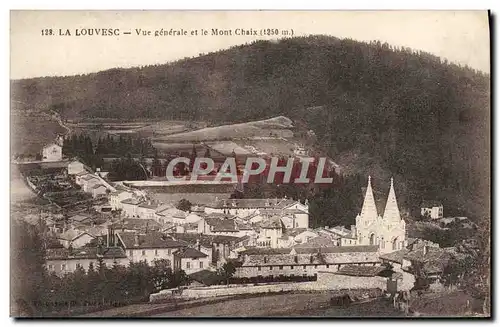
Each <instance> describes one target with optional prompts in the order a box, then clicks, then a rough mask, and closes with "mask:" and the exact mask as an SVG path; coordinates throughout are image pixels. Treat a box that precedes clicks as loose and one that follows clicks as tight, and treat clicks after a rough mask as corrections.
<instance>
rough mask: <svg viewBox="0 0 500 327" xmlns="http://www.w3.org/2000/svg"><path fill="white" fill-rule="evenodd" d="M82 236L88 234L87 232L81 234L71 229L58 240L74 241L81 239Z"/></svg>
mask: <svg viewBox="0 0 500 327" xmlns="http://www.w3.org/2000/svg"><path fill="white" fill-rule="evenodd" d="M82 234H86V232H81V231H78V230H74V229H69V230H67V231H65V232H64V233H62V234H60V235H59V236H58V237H57V238H59V239H61V240H66V241H73V240H74V239H77V238H78V237H80V236H81V235H82Z"/></svg>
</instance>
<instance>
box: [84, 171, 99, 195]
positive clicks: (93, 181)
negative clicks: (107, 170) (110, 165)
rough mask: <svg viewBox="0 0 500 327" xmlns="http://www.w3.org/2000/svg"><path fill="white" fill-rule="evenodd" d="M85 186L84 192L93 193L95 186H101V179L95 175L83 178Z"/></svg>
mask: <svg viewBox="0 0 500 327" xmlns="http://www.w3.org/2000/svg"><path fill="white" fill-rule="evenodd" d="M82 180H83V185H82V190H83V191H84V192H86V193H92V189H93V187H94V186H95V185H98V184H101V183H100V181H99V179H98V178H97V177H96V176H95V175H91V174H88V175H87V176H86V177H84V178H82Z"/></svg>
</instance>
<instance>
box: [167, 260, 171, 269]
mask: <svg viewBox="0 0 500 327" xmlns="http://www.w3.org/2000/svg"><path fill="white" fill-rule="evenodd" d="M171 265H172V263H171V262H170V260H169V259H167V266H169V267H170V266H171Z"/></svg>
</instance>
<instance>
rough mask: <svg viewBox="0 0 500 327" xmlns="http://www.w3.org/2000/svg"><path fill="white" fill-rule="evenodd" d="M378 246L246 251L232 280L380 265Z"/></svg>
mask: <svg viewBox="0 0 500 327" xmlns="http://www.w3.org/2000/svg"><path fill="white" fill-rule="evenodd" d="M378 250H379V249H378V246H376V245H375V246H374V245H365V246H359V245H358V246H335V247H323V248H296V247H294V248H249V249H247V250H245V251H243V252H241V253H240V261H241V266H240V267H238V268H236V273H235V276H236V277H240V278H242V277H245V278H250V277H259V276H260V277H269V276H272V277H278V276H290V277H293V276H303V277H307V276H316V275H317V273H318V272H319V271H329V272H336V271H338V270H339V269H341V268H342V267H344V266H345V265H361V266H378V265H380V262H381V261H380V259H379V252H378Z"/></svg>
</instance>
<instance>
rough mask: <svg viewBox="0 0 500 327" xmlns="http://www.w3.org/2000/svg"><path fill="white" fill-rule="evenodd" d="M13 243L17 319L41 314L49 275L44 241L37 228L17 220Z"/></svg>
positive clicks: (12, 308)
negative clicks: (41, 304) (46, 266)
mask: <svg viewBox="0 0 500 327" xmlns="http://www.w3.org/2000/svg"><path fill="white" fill-rule="evenodd" d="M11 242H12V243H11V276H10V278H11V301H12V303H11V310H13V314H14V315H16V316H18V315H20V316H25V315H26V316H35V315H39V314H41V313H42V308H41V307H40V302H41V300H42V298H43V294H44V293H45V292H47V289H46V283H45V281H46V277H47V276H48V274H47V272H46V270H45V267H44V264H45V251H44V247H43V240H42V238H41V236H40V233H39V231H38V230H37V228H36V226H33V225H30V224H28V223H26V222H24V221H13V223H12V238H11ZM16 311H17V312H16Z"/></svg>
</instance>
